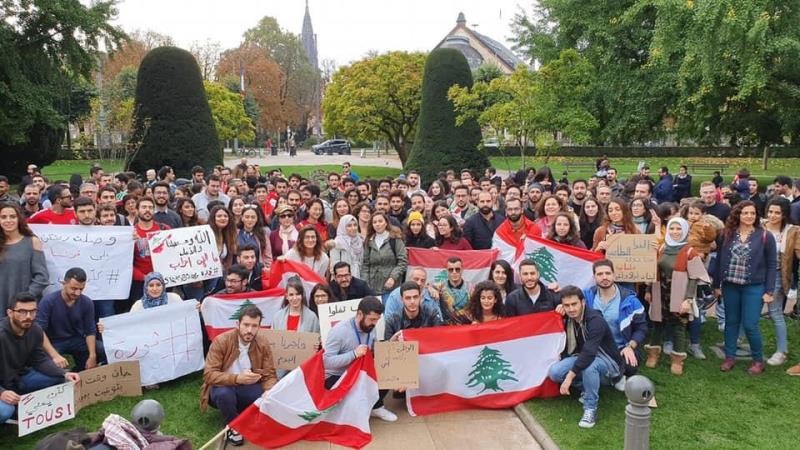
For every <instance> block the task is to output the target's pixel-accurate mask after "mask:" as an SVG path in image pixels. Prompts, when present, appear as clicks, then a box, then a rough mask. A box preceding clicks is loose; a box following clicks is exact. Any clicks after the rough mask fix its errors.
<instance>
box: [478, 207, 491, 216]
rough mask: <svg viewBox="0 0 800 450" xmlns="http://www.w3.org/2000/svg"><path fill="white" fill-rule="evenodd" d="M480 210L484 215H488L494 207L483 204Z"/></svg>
mask: <svg viewBox="0 0 800 450" xmlns="http://www.w3.org/2000/svg"><path fill="white" fill-rule="evenodd" d="M479 211H480V213H481V214H483V215H488V214H490V213H491V212H492V207H491V206H483V207H481V208H480V209H479Z"/></svg>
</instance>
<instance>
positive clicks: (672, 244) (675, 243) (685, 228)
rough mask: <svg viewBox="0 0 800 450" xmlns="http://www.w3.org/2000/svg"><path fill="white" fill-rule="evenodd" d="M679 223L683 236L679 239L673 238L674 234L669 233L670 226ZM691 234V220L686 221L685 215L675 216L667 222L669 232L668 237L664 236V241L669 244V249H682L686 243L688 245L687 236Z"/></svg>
mask: <svg viewBox="0 0 800 450" xmlns="http://www.w3.org/2000/svg"><path fill="white" fill-rule="evenodd" d="M673 223H677V224H678V225H680V226H681V237H680V239H678V240H675V239H672V236H670V234H669V227H670V226H671V225H672V224H673ZM688 236H689V222H687V221H686V219H684V218H683V217H673V218H672V219H669V222H667V232H666V237H665V238H664V242H665V243H666V244H667V250H680V249H681V248H682V247H683V246H684V245H686V238H687V237H688Z"/></svg>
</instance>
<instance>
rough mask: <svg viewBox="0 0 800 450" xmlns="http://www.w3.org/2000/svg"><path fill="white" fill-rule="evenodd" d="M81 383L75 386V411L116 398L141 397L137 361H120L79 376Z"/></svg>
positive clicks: (84, 372) (87, 371) (86, 371)
mask: <svg viewBox="0 0 800 450" xmlns="http://www.w3.org/2000/svg"><path fill="white" fill-rule="evenodd" d="M79 375H80V376H81V382H80V383H78V384H77V385H76V386H75V409H76V410H77V411H80V410H81V409H83V408H85V407H87V406H90V405H94V404H95V403H100V402H107V401H110V400H114V399H115V398H117V397H120V396H121V397H138V396H140V395H142V383H141V380H140V378H139V361H122V362H117V363H114V364H108V365H105V366H99V367H95V368H94V369H87V370H84V371H83V372H81V373H80V374H79Z"/></svg>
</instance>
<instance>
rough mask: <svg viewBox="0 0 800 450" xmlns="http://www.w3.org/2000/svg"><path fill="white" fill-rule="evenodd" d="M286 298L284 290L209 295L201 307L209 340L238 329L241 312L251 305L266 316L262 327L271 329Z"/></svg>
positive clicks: (274, 289)
mask: <svg viewBox="0 0 800 450" xmlns="http://www.w3.org/2000/svg"><path fill="white" fill-rule="evenodd" d="M284 297H285V291H284V289H283V288H273V289H268V290H266V291H254V292H242V293H239V294H216V295H209V296H208V297H206V298H205V300H203V303H202V306H201V307H200V311H201V312H202V314H203V322H204V323H205V326H206V332H207V333H208V338H209V339H211V340H213V339H214V338H215V337H217V336H218V335H220V334H222V333H224V332H226V331H228V330H232V329H234V328H236V322H237V321H238V320H239V315H240V314H241V310H242V309H244V308H245V307H246V306H250V305H255V306H257V307H258V309H260V310H261V313H262V314H263V315H264V317H263V319H262V320H261V326H262V327H264V328H269V327H271V326H272V317H273V316H274V315H275V313H276V312H278V310H279V309H281V304H283V298H284Z"/></svg>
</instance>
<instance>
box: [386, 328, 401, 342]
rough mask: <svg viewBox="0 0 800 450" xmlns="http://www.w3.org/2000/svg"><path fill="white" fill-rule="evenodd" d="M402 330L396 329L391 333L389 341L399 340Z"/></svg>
mask: <svg viewBox="0 0 800 450" xmlns="http://www.w3.org/2000/svg"><path fill="white" fill-rule="evenodd" d="M402 333H403V330H400V331H398V332H397V333H395V334H393V335H392V337H390V338H389V340H390V341H399V340H400V337H401V336H402V335H403V334H402Z"/></svg>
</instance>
